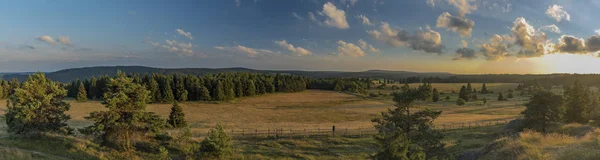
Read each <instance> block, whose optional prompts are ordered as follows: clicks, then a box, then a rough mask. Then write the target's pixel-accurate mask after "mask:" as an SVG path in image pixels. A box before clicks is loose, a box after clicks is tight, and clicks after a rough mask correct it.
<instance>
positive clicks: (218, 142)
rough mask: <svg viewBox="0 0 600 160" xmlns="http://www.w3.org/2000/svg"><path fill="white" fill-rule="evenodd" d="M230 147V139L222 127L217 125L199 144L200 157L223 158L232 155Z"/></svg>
mask: <svg viewBox="0 0 600 160" xmlns="http://www.w3.org/2000/svg"><path fill="white" fill-rule="evenodd" d="M231 146H232V143H231V137H229V135H227V133H226V132H225V129H223V126H221V125H220V124H217V126H215V128H213V129H210V132H209V133H208V136H207V137H206V138H204V140H203V141H202V142H201V143H200V155H201V156H202V157H205V158H217V159H218V158H223V157H226V156H228V155H230V154H231V153H232V150H231Z"/></svg>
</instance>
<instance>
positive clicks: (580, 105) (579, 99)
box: [563, 80, 590, 123]
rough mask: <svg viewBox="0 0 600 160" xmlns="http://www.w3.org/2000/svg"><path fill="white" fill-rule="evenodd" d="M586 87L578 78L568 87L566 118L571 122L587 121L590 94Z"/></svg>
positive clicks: (565, 92)
mask: <svg viewBox="0 0 600 160" xmlns="http://www.w3.org/2000/svg"><path fill="white" fill-rule="evenodd" d="M587 92H588V91H587V89H586V87H585V86H584V85H583V84H581V83H580V82H579V80H576V81H575V82H574V83H573V84H572V85H571V86H569V87H566V89H565V91H564V94H563V95H565V98H566V117H565V118H566V120H567V122H569V123H572V122H576V123H587V122H588V121H589V120H588V116H587V113H588V108H589V102H590V99H589V95H588V93H587Z"/></svg>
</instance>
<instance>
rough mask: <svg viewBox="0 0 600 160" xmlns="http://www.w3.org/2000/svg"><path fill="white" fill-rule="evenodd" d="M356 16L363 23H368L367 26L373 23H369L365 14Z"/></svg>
mask: <svg viewBox="0 0 600 160" xmlns="http://www.w3.org/2000/svg"><path fill="white" fill-rule="evenodd" d="M356 18H358V19H360V20H362V23H363V24H364V25H369V26H372V25H373V23H371V21H370V20H369V18H367V16H365V15H358V16H356Z"/></svg>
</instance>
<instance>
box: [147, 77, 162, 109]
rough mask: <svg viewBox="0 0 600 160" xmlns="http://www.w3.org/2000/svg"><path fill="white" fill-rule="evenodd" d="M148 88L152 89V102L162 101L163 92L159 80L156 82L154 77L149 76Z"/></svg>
mask: <svg viewBox="0 0 600 160" xmlns="http://www.w3.org/2000/svg"><path fill="white" fill-rule="evenodd" d="M147 88H148V90H149V91H150V102H153V103H156V102H160V101H161V99H162V96H161V95H162V94H161V93H160V88H159V86H158V82H156V80H155V79H154V77H149V79H148V86H147Z"/></svg>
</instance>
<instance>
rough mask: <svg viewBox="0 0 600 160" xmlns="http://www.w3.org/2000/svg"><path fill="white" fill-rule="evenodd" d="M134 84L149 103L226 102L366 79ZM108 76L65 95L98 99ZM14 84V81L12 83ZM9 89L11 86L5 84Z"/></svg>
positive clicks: (356, 85) (162, 78)
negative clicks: (146, 93)
mask: <svg viewBox="0 0 600 160" xmlns="http://www.w3.org/2000/svg"><path fill="white" fill-rule="evenodd" d="M128 76H129V77H131V78H133V82H134V83H136V84H141V85H142V86H145V87H146V88H147V89H148V90H149V91H150V96H151V97H150V102H152V103H167V102H173V101H179V102H182V101H226V100H232V99H235V98H238V97H246V96H254V95H262V94H266V93H274V92H298V91H303V90H306V89H320V90H332V91H339V92H350V93H360V94H365V90H366V89H368V88H369V81H370V80H367V79H357V78H318V79H317V78H308V77H302V76H294V75H282V74H259V73H220V74H209V75H205V76H196V75H192V74H187V75H183V74H172V75H169V74H157V73H155V74H151V75H150V74H145V75H143V76H142V75H140V74H130V75H128ZM109 80H110V77H109V76H101V77H98V78H96V77H92V78H91V79H85V80H77V81H73V82H71V83H70V84H66V85H65V88H66V89H67V96H68V97H74V98H77V99H78V100H87V99H94V100H96V99H100V98H101V97H102V96H103V95H104V92H105V91H106V89H105V88H106V84H107V83H108V81H109ZM15 83H16V82H15ZM8 86H11V85H8Z"/></svg>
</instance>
